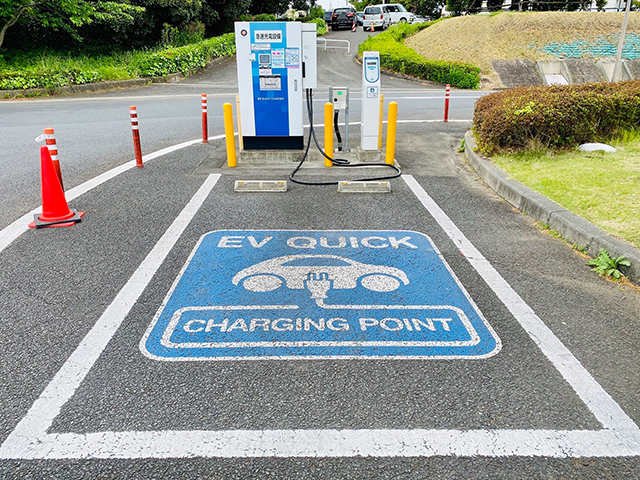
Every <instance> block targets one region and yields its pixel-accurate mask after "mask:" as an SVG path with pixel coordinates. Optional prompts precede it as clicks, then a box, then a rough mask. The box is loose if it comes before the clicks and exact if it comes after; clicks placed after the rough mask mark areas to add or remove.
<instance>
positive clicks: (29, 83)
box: [0, 28, 235, 90]
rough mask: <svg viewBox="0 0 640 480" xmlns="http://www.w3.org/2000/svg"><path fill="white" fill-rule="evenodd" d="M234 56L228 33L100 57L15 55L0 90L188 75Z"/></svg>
mask: <svg viewBox="0 0 640 480" xmlns="http://www.w3.org/2000/svg"><path fill="white" fill-rule="evenodd" d="M196 30H197V28H196V29H194V31H196ZM196 34H197V32H196ZM234 53H235V38H234V35H233V34H232V33H229V34H226V35H222V36H220V37H214V38H210V39H208V40H203V41H202V42H198V43H194V44H191V45H185V46H182V47H171V48H164V49H161V50H153V51H132V52H125V53H116V54H113V55H108V56H99V57H87V56H82V55H79V56H70V55H64V54H62V55H61V54H52V53H47V52H42V51H41V52H31V53H30V54H28V55H25V54H16V55H14V58H12V59H11V60H10V61H6V62H5V63H2V64H0V90H22V89H27V88H49V89H52V88H57V87H65V86H68V85H81V84H84V83H94V82H100V81H104V80H125V79H128V78H135V77H139V76H155V75H167V74H169V73H175V72H187V71H189V70H191V69H192V68H202V67H204V66H206V65H207V63H208V62H209V61H210V60H211V59H213V58H216V57H222V56H227V55H233V54H234Z"/></svg>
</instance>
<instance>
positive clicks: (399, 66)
mask: <svg viewBox="0 0 640 480" xmlns="http://www.w3.org/2000/svg"><path fill="white" fill-rule="evenodd" d="M433 23H434V22H428V23H422V24H417V25H411V24H407V23H400V24H397V25H394V26H393V27H392V28H390V29H389V30H387V31H386V32H383V33H380V34H379V35H377V36H375V37H371V36H370V37H369V38H368V39H367V40H365V41H364V42H363V43H361V44H360V46H359V47H358V52H359V53H360V54H361V55H362V52H363V51H365V50H366V51H378V52H380V64H381V66H382V67H383V68H387V69H389V70H392V71H394V72H399V73H404V74H407V75H411V76H414V77H418V78H422V79H425V80H430V81H432V82H438V83H448V84H450V85H451V86H453V87H457V88H478V85H479V84H480V68H478V67H476V66H475V65H470V64H468V63H458V62H447V61H445V60H427V59H425V58H424V57H422V56H420V55H419V54H418V53H416V51H415V50H413V49H411V48H409V47H406V46H405V45H403V43H402V42H403V41H404V39H405V38H407V37H408V36H409V35H413V34H414V33H416V32H418V31H420V30H422V29H423V28H427V27H428V26H430V25H432V24H433Z"/></svg>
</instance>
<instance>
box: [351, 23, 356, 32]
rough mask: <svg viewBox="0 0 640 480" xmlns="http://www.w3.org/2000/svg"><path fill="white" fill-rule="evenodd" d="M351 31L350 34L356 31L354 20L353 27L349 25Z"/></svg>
mask: <svg viewBox="0 0 640 480" xmlns="http://www.w3.org/2000/svg"><path fill="white" fill-rule="evenodd" d="M351 31H352V32H355V31H356V22H355V20H354V21H353V25H351Z"/></svg>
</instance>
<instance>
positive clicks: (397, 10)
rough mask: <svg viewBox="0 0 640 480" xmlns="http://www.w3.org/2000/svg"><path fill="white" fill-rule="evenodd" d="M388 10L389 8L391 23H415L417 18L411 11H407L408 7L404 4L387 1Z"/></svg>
mask: <svg viewBox="0 0 640 480" xmlns="http://www.w3.org/2000/svg"><path fill="white" fill-rule="evenodd" d="M385 6H386V7H387V10H389V16H390V17H391V24H392V25H393V24H394V23H404V22H409V23H413V21H414V19H415V15H414V14H413V13H411V12H407V9H406V8H404V5H401V4H399V3H387V4H386V5H385Z"/></svg>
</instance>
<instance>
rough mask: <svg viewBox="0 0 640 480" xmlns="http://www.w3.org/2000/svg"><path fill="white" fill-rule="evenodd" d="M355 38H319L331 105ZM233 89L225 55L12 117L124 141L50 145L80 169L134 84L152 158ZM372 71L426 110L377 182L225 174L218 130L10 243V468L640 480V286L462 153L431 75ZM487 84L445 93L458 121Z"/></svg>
mask: <svg viewBox="0 0 640 480" xmlns="http://www.w3.org/2000/svg"><path fill="white" fill-rule="evenodd" d="M364 35H366V34H365V33H362V32H361V31H358V32H356V33H353V34H352V33H351V32H332V33H330V34H329V35H328V38H336V39H359V40H360V41H361V39H362V38H363V36H364ZM356 45H357V41H356V40H353V41H352V48H353V49H354V50H355V48H356ZM353 53H354V52H351V54H350V55H349V54H346V53H345V52H343V51H341V50H329V51H327V52H324V51H323V50H321V51H320V52H319V61H320V64H321V65H322V68H321V69H320V84H321V85H322V86H321V87H320V88H319V89H318V91H319V93H318V96H317V97H316V101H317V104H318V106H321V102H322V103H323V102H324V99H323V98H322V95H323V94H322V92H323V89H324V90H325V91H326V88H327V87H328V85H330V84H333V83H332V79H333V78H334V77H335V78H339V81H342V82H345V83H346V86H350V87H351V88H353V90H354V91H355V92H359V87H360V77H359V75H360V66H359V65H358V64H357V63H356V62H355V60H354V59H353ZM228 78H230V79H231V80H228ZM231 82H235V65H234V63H233V62H232V61H231V60H226V61H225V62H223V63H221V64H220V66H219V68H217V69H215V70H210V71H208V72H205V73H204V74H201V75H198V76H196V77H193V78H188V79H186V80H184V81H183V82H180V83H178V84H174V85H153V86H150V87H147V88H144V89H136V90H132V91H127V92H122V91H119V92H112V93H108V94H98V95H99V96H95V97H91V96H86V97H85V96H81V97H69V98H66V99H50V100H44V101H28V102H10V103H5V102H2V103H1V104H0V110H2V111H3V113H5V112H6V113H7V115H8V116H7V117H5V115H3V118H15V119H16V120H14V121H11V124H12V126H11V127H9V126H8V125H5V126H2V127H0V128H1V129H2V130H3V133H5V132H13V133H12V135H14V137H11V138H13V139H14V140H15V141H14V140H12V141H11V145H10V146H9V148H11V149H14V150H13V152H14V153H16V154H17V152H18V151H20V152H21V154H22V155H24V154H25V152H26V151H27V150H35V151H36V152H37V150H36V149H34V148H33V146H34V145H35V143H32V142H33V139H30V137H31V136H34V137H35V136H36V135H37V134H38V131H37V129H36V124H37V123H38V118H39V117H41V116H42V115H48V116H50V117H49V118H56V119H60V120H62V122H61V123H62V125H63V127H62V128H61V131H62V132H65V134H64V135H62V134H60V135H61V137H62V138H66V137H67V136H69V137H70V138H71V137H73V138H80V137H82V136H83V132H84V137H85V138H88V137H89V135H90V134H89V133H88V132H93V131H95V129H96V128H99V127H103V128H104V129H105V139H106V138H107V137H108V138H109V139H111V140H113V141H112V145H113V147H112V148H113V150H112V151H113V152H116V153H115V154H108V153H105V151H103V150H101V148H100V147H101V146H103V145H105V143H104V142H103V141H100V142H97V141H93V140H92V141H87V142H86V147H85V148H83V147H81V146H80V145H76V146H75V147H73V148H74V149H75V150H74V149H68V150H67V152H68V153H67V156H68V157H69V158H70V160H69V162H70V165H69V166H68V167H67V164H66V163H65V160H66V159H65V154H64V153H63V152H64V150H63V148H62V141H60V147H61V148H60V150H61V162H62V163H63V171H64V173H65V175H66V174H68V175H69V183H70V184H71V186H76V185H79V184H81V183H82V182H84V181H86V180H88V179H90V178H92V177H93V176H95V175H96V174H99V173H103V172H105V171H108V169H109V168H112V167H114V166H117V165H120V164H122V163H124V162H125V161H129V160H130V159H131V158H130V156H128V154H127V153H126V150H127V148H128V145H127V142H128V141H129V137H128V136H130V133H129V132H128V128H129V127H128V116H127V113H126V110H127V109H126V106H127V104H129V103H131V101H132V100H135V102H137V104H138V106H139V111H141V112H143V111H144V110H143V108H142V106H141V105H144V106H147V107H148V108H149V109H150V110H149V111H152V112H154V113H153V114H152V115H151V117H153V119H151V118H150V119H149V123H148V124H147V125H149V126H148V127H147V128H148V129H149V133H148V134H147V135H148V136H146V137H145V130H144V121H145V119H144V114H143V113H141V133H142V138H143V146H144V145H145V143H144V142H145V139H146V138H148V139H149V140H147V141H148V143H146V145H148V147H146V148H147V150H146V152H145V153H148V152H149V151H150V150H151V151H152V149H159V148H163V147H166V146H169V145H172V144H175V143H179V142H183V141H186V140H190V139H192V138H197V137H198V127H199V125H198V118H199V117H198V115H199V111H197V108H198V99H199V95H200V93H207V92H206V91H205V92H203V89H209V90H208V92H209V93H211V94H212V97H213V98H214V99H215V100H214V104H215V105H216V107H212V108H211V110H214V109H215V108H217V107H219V106H220V103H222V102H223V101H228V100H229V99H231V98H234V97H235V91H233V86H232V85H230V84H231ZM334 85H335V86H345V84H344V83H342V84H338V80H336V83H335V84H334ZM382 88H383V92H384V93H385V98H386V99H387V98H388V99H392V100H393V99H397V101H398V103H399V105H400V119H401V120H403V119H404V120H412V121H414V123H401V124H400V125H399V129H398V144H397V149H396V160H397V162H398V164H399V165H400V166H401V168H402V173H403V177H402V178H397V179H393V180H391V187H392V192H391V193H389V194H351V195H347V194H341V193H338V192H337V191H336V188H335V186H331V187H309V186H302V185H297V184H293V183H291V182H290V183H289V190H288V191H287V192H286V193H236V192H234V189H233V186H234V182H235V181H236V180H250V179H252V180H260V179H270V180H285V179H286V178H287V175H288V173H289V169H288V168H283V167H278V168H272V169H268V168H267V169H265V168H261V169H256V168H247V167H243V166H241V167H238V168H236V169H231V168H229V167H227V166H226V165H225V164H224V158H225V151H224V139H217V140H212V141H211V142H210V143H209V144H198V143H196V144H193V145H191V146H187V147H184V148H181V149H179V150H176V151H173V152H171V153H168V154H166V155H163V156H159V157H158V158H155V159H153V160H152V161H150V162H148V163H147V164H146V165H145V167H144V168H143V169H128V170H126V171H123V172H122V173H120V174H119V175H117V176H115V177H114V178H112V179H110V180H108V181H105V182H104V183H102V184H100V185H98V186H96V187H95V188H92V189H89V190H88V191H87V192H86V193H84V194H82V195H80V196H78V197H77V198H75V199H74V200H73V201H71V206H72V207H73V208H78V209H82V210H84V211H85V212H86V216H85V219H84V220H83V221H82V222H81V223H79V224H77V225H75V226H73V227H70V228H57V229H43V230H37V231H36V230H29V231H26V232H25V233H23V234H21V235H19V236H18V237H17V238H16V239H15V240H14V241H13V242H12V243H10V244H9V245H8V246H7V247H6V248H5V249H4V250H3V251H2V252H0V270H1V271H2V272H3V275H2V276H1V277H0V299H1V302H2V305H3V308H2V309H1V310H0V325H1V331H2V332H3V338H2V341H1V345H2V349H0V365H2V368H1V369H0V379H1V380H0V404H1V405H2V410H1V413H0V443H2V446H1V447H0V458H1V459H2V460H0V477H2V478H20V479H26V478H34V479H35V478H61V479H67V478H69V479H72V478H158V479H160V478H167V479H168V478H185V479H187V478H225V479H227V478H228V479H231V478H238V479H247V478H287V479H289V478H323V479H326V478H345V479H356V478H357V479H359V478H394V479H396V478H407V479H424V478H447V479H457V478H465V479H466V478H489V479H494V478H514V479H515V478H589V479H591V478H593V479H599V478H612V479H618V478H640V462H639V457H638V455H639V454H640V434H639V431H638V427H637V425H638V422H640V411H638V406H639V405H640V388H638V387H639V386H640V372H639V371H638V369H637V365H638V360H639V354H638V348H637V345H638V342H639V341H640V324H639V322H638V319H639V318H640V295H639V294H638V292H637V291H636V290H633V289H630V288H626V287H620V286H618V285H616V284H613V283H611V282H607V281H606V280H603V279H601V278H600V277H598V276H597V275H595V274H594V273H592V272H591V271H590V270H589V268H588V267H587V266H586V265H585V259H584V258H582V257H581V256H579V255H578V254H576V253H575V252H574V251H573V250H571V248H570V247H569V246H568V245H567V244H566V243H565V242H563V241H562V240H560V239H557V238H554V237H551V236H548V235H546V234H545V233H543V232H542V231H541V230H540V229H539V228H537V227H536V226H535V224H534V222H533V220H531V219H530V218H529V217H527V216H525V215H523V214H521V213H520V212H519V211H517V210H515V209H513V208H512V207H510V206H509V205H508V204H507V203H506V202H505V201H503V200H502V199H501V198H500V197H498V196H497V195H495V194H494V193H493V192H492V191H491V190H490V189H489V188H488V187H486V185H485V184H484V183H482V181H481V180H480V179H479V178H478V177H477V175H476V174H475V173H474V172H473V171H472V170H471V169H470V167H469V166H468V165H467V164H466V163H465V159H464V156H463V155H462V154H461V153H458V149H459V146H460V140H461V139H462V138H463V136H464V134H465V132H466V130H467V128H468V127H469V126H470V123H465V122H460V123H455V122H454V123H447V124H445V123H443V122H440V121H428V120H438V119H439V118H440V114H441V108H442V96H441V90H442V88H441V87H440V86H435V85H423V84H420V83H417V82H409V81H406V80H403V79H400V78H391V77H384V78H383V80H382ZM387 92H388V97H387ZM438 92H440V93H438ZM477 96H478V93H477V92H461V93H457V92H454V98H456V97H457V101H458V102H459V103H458V107H455V108H456V109H458V108H459V110H456V109H454V110H453V111H452V118H453V119H456V118H457V119H459V120H465V119H470V118H471V115H472V105H473V100H474V98H477ZM98 98H101V99H100V100H98ZM187 100H188V102H190V103H189V106H188V107H187V106H185V105H184V104H185V102H186V101H187ZM191 103H193V104H194V105H191ZM455 103H456V102H454V105H455ZM22 105H27V106H28V108H29V109H31V110H30V112H31V113H30V114H25V116H24V118H23V115H22V114H21V113H20V111H19V107H21V106H22ZM153 105H158V107H157V110H153V108H156V107H153ZM160 106H161V107H160ZM352 108H353V111H352V121H353V120H355V121H358V120H359V103H358V102H357V101H354V102H353V104H352ZM118 109H124V110H125V112H124V113H123V114H122V115H123V117H124V118H123V119H122V120H121V119H118V120H117V121H115V120H114V123H109V122H108V121H105V119H106V118H108V117H109V116H111V117H112V118H115V116H116V110H118ZM193 109H195V110H196V114H195V115H191V113H189V114H188V115H187V114H186V113H185V112H186V111H189V112H190V111H191V110H193ZM118 111H119V110H118ZM167 112H171V113H170V114H169V113H167ZM85 114H86V115H89V117H87V118H90V120H88V121H87V122H84V121H79V122H78V124H76V123H74V122H75V120H72V119H78V118H80V117H79V115H85ZM118 115H120V114H118ZM192 117H194V118H192ZM212 117H214V116H213V115H212ZM65 119H66V120H65ZM318 120H319V118H318ZM20 122H22V123H20ZM18 124H21V125H23V126H24V127H27V126H28V128H27V130H29V129H31V130H33V132H32V131H31V130H29V131H28V133H25V132H22V131H20V133H17V132H18V128H17V125H18ZM73 125H76V127H75V128H74V127H73ZM210 125H211V127H210V134H211V135H216V134H218V133H222V127H221V123H220V119H219V118H215V117H214V119H213V120H212V121H211V123H210ZM44 126H49V125H44ZM151 126H153V128H151ZM38 128H39V127H38ZM152 130H157V132H156V133H155V134H152V133H151V131H152ZM118 132H120V133H118ZM352 133H353V136H354V137H353V139H354V142H355V141H356V139H357V138H358V135H359V129H358V128H357V126H354V128H353V131H352ZM154 135H157V137H156V136H154ZM74 136H75V137H74ZM116 137H118V140H115V139H116ZM120 137H122V139H120ZM2 138H4V140H2V141H3V143H5V142H7V140H6V139H7V138H9V137H5V136H3V137H2ZM30 142H31V143H30ZM27 146H28V148H27ZM36 147H37V145H36ZM87 150H91V151H92V152H93V156H89V155H87V156H86V157H85V156H83V155H84V154H83V153H81V152H85V151H87ZM12 156H13V155H12ZM72 158H74V159H75V160H71V159H72ZM86 158H90V160H86ZM5 160H6V165H7V169H6V170H7V172H6V175H3V177H2V178H0V182H2V185H3V189H2V201H3V202H4V203H3V204H6V205H7V207H8V210H5V209H3V210H2V218H1V220H2V224H1V225H0V228H4V226H6V225H9V224H11V223H12V222H14V221H15V220H16V218H18V217H19V216H20V215H23V214H25V213H26V212H28V211H29V209H32V208H35V207H36V206H37V205H38V192H37V191H36V192H35V193H33V192H32V193H27V192H28V186H29V185H30V182H31V183H33V179H32V178H31V177H33V176H34V175H35V173H34V172H37V169H36V167H33V166H28V167H27V166H25V165H21V164H20V163H11V162H13V160H12V159H10V158H8V157H7V158H5ZM74 161H75V163H74ZM376 172H377V170H376ZM363 173H365V174H369V173H373V169H371V168H369V169H366V170H365V171H364V172H363ZM301 174H302V175H303V176H304V177H305V178H307V179H318V180H320V179H324V178H332V179H336V178H341V175H340V173H339V170H338V169H337V167H333V168H332V169H331V171H330V172H326V171H325V169H322V168H303V170H302V171H301ZM66 178H67V177H66V176H65V183H66ZM5 187H7V188H5ZM16 190H18V191H16ZM17 198H20V200H19V201H17V200H15V199H17ZM16 202H17V203H16ZM276 259H277V260H278V262H280V263H278V264H277V265H276V264H274V263H273V261H274V260H276ZM318 261H320V262H321V263H322V265H323V266H322V267H320V266H318V265H319V264H318V263H317V262H318ZM265 262H271V263H265ZM296 262H297V263H296ZM294 264H295V265H294ZM242 272H245V273H242ZM268 274H276V276H277V277H278V278H277V279H276V280H275V283H273V281H274V279H273V278H271V279H268V278H265V277H267V276H268ZM405 274H406V277H405V276H404V275H405ZM242 275H245V276H244V277H243V276H242ZM260 275H262V277H260ZM296 275H303V277H304V278H303V277H300V278H298V277H296ZM354 275H355V276H354ZM252 276H253V278H258V277H259V278H258V279H257V280H255V281H251V278H252ZM241 277H242V278H241ZM272 277H273V275H272ZM392 277H393V278H394V279H395V280H393V281H391V283H389V282H388V281H389V278H392ZM352 279H353V280H354V281H355V280H356V279H357V281H358V283H357V285H356V284H355V283H354V284H353V285H351V284H348V283H345V282H347V281H350V280H352ZM367 279H368V280H367ZM298 280H299V281H300V283H296V282H298ZM385 280H386V281H387V283H384V281H385ZM270 282H271V283H270ZM340 282H342V284H341V283H340ZM394 282H395V283H394ZM295 310H298V311H299V312H301V313H295V312H294V313H290V312H293V311H295ZM256 312H257V313H256ZM396 312H397V313H396ZM419 332H420V333H419Z"/></svg>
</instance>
